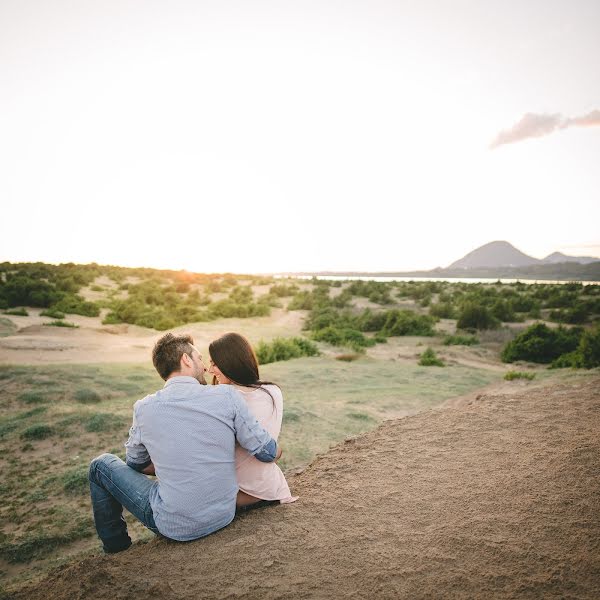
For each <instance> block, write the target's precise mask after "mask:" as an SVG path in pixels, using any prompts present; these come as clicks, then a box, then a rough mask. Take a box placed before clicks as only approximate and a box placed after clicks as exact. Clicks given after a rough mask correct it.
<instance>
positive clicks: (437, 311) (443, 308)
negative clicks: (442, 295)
mask: <svg viewBox="0 0 600 600" xmlns="http://www.w3.org/2000/svg"><path fill="white" fill-rule="evenodd" d="M429 314H430V315H431V316H432V317H437V318H438V319H455V318H456V311H455V310H454V305H453V304H452V303H451V302H438V303H437V304H431V305H430V306H429Z"/></svg>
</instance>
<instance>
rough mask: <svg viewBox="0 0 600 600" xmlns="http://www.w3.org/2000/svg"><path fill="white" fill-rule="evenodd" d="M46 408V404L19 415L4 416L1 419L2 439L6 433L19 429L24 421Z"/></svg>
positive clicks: (0, 430)
mask: <svg viewBox="0 0 600 600" xmlns="http://www.w3.org/2000/svg"><path fill="white" fill-rule="evenodd" d="M46 410H47V407H46V406H38V407H37V408H34V409H32V410H28V411H26V412H23V413H20V414H17V415H12V416H7V417H3V418H2V419H0V439H2V438H3V437H4V436H5V435H6V434H8V433H10V432H11V431H14V430H15V429H18V428H19V427H20V426H21V424H22V422H23V421H25V420H27V419H29V418H31V417H34V416H36V415H39V414H42V413H43V412H45V411H46Z"/></svg>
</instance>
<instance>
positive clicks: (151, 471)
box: [142, 463, 156, 475]
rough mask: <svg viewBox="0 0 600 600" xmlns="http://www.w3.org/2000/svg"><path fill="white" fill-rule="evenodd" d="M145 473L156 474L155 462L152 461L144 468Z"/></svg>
mask: <svg viewBox="0 0 600 600" xmlns="http://www.w3.org/2000/svg"><path fill="white" fill-rule="evenodd" d="M142 473H143V474H144V475H156V473H155V472H154V463H150V464H149V465H148V466H147V467H146V468H144V469H143V470H142Z"/></svg>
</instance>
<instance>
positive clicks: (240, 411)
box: [231, 389, 277, 462]
mask: <svg viewBox="0 0 600 600" xmlns="http://www.w3.org/2000/svg"><path fill="white" fill-rule="evenodd" d="M231 391H232V396H233V410H234V417H233V426H234V428H235V437H236V439H237V441H238V442H239V444H240V446H242V448H245V449H246V450H248V452H249V453H250V454H252V456H254V457H255V458H257V459H258V460H260V461H261V462H273V461H274V460H275V458H276V456H277V442H276V441H275V440H274V439H273V438H272V437H271V436H270V435H269V433H268V432H267V431H265V430H264V429H263V428H262V427H261V426H260V424H259V423H258V421H257V420H256V418H255V417H254V416H253V415H252V414H251V413H250V411H249V410H248V407H247V406H246V403H245V402H244V400H243V398H242V397H241V395H240V393H239V392H238V391H237V390H235V389H232V390H231Z"/></svg>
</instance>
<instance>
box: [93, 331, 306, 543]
mask: <svg viewBox="0 0 600 600" xmlns="http://www.w3.org/2000/svg"><path fill="white" fill-rule="evenodd" d="M209 353H210V367H209V369H208V372H209V373H211V374H212V375H213V383H219V384H225V385H213V386H208V385H206V380H205V378H204V373H205V371H206V368H205V366H204V363H203V362H202V357H201V356H200V353H199V352H198V350H197V349H196V348H195V347H194V341H193V339H192V337H191V336H189V335H179V336H175V335H173V334H171V333H167V334H166V335H164V336H163V337H161V338H160V339H159V340H158V342H157V343H156V345H155V346H154V349H153V351H152V361H153V363H154V366H155V367H156V370H157V371H158V373H159V375H160V376H161V377H162V378H163V379H164V380H165V381H166V383H165V386H164V387H163V389H161V390H159V391H158V392H156V393H155V394H152V395H150V396H146V397H145V398H144V399H142V400H138V401H137V402H136V403H135V405H134V407H133V425H132V427H131V429H130V431H129V439H128V440H127V442H126V444H125V447H126V461H127V462H126V463H124V462H123V461H122V460H121V459H120V458H118V457H116V456H114V455H112V454H102V455H101V456H99V457H98V458H96V459H94V460H93V461H92V463H91V465H90V471H89V479H90V493H91V497H92V508H93V512H94V521H95V524H96V531H97V532H98V535H99V537H100V539H101V540H102V544H103V547H104V551H105V552H108V553H114V552H120V551H121V550H126V549H127V548H128V547H129V546H130V545H131V538H130V537H129V535H128V533H127V524H126V523H125V520H124V519H123V507H125V508H126V509H127V510H129V511H130V512H131V513H132V514H133V515H134V516H135V517H137V518H138V519H139V520H140V521H141V522H142V523H143V524H144V525H145V526H146V527H147V528H148V529H150V530H151V531H153V532H154V533H156V534H161V535H163V536H164V537H167V538H170V539H172V540H178V541H187V540H194V539H196V538H200V537H203V536H205V535H208V534H209V533H213V532H214V531H217V530H218V529H221V528H222V527H225V526H226V525H228V524H229V523H230V522H231V521H232V520H233V518H234V516H235V511H236V506H237V507H240V508H241V507H244V508H248V507H251V506H253V505H260V504H262V503H263V501H273V502H276V501H279V502H282V503H285V502H293V501H294V500H296V498H293V497H292V496H291V495H290V489H289V487H288V484H287V482H286V480H285V477H284V476H283V473H282V472H281V469H280V468H279V467H278V466H277V465H276V464H275V461H276V460H277V459H278V458H279V457H280V456H281V449H280V448H279V447H278V445H277V437H278V435H279V431H280V429H281V419H282V415H283V398H282V395H281V390H280V389H279V387H277V386H276V385H275V384H272V383H269V382H263V381H260V379H259V374H258V363H257V361H256V356H255V355H254V352H253V350H252V347H251V346H250V344H249V343H248V341H247V340H246V339H245V338H244V337H242V336H241V335H238V334H236V333H228V334H226V335H224V336H223V337H221V338H219V339H218V340H215V341H214V342H212V343H211V344H210V346H209ZM236 440H237V442H238V443H237V444H236ZM146 475H156V476H157V479H150V478H148V477H146Z"/></svg>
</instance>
